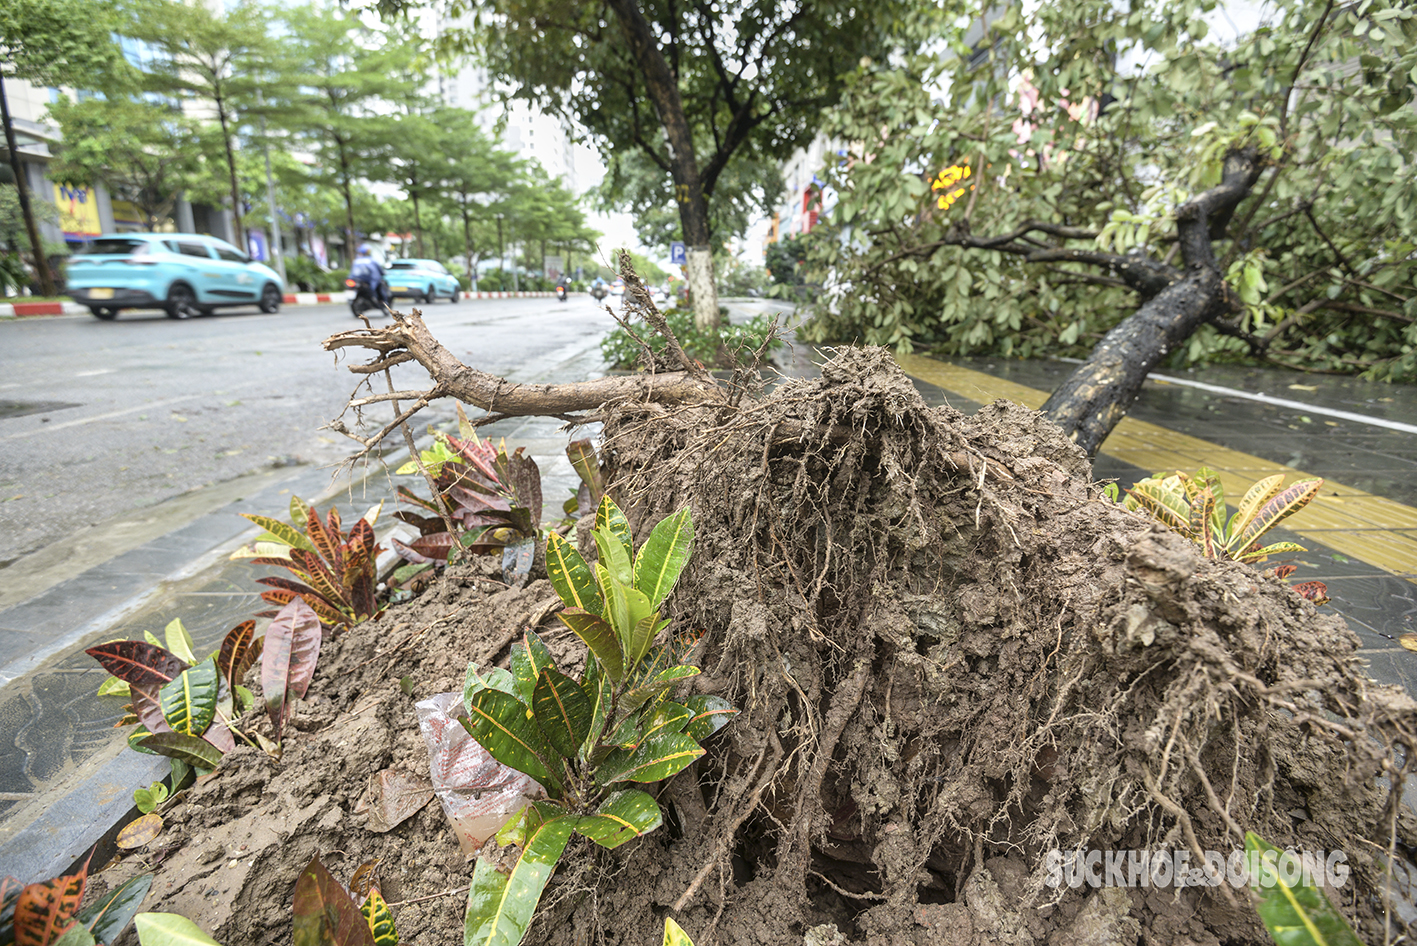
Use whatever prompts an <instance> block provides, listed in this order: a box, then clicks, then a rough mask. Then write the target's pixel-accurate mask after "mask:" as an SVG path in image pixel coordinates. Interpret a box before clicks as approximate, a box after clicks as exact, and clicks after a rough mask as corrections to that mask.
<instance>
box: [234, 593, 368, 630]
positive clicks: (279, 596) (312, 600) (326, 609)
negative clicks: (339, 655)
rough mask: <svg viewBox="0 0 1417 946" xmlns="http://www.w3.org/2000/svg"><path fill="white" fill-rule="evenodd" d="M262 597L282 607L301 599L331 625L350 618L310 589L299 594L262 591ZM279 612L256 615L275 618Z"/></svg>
mask: <svg viewBox="0 0 1417 946" xmlns="http://www.w3.org/2000/svg"><path fill="white" fill-rule="evenodd" d="M261 597H262V598H264V599H265V600H267V601H269V602H270V603H271V604H275V605H279V606H281V607H285V606H286V605H288V604H290V602H292V601H294V600H296V599H297V598H298V599H301V600H303V601H304V602H305V603H306V604H308V605H309V606H310V607H311V608H313V609H314V610H315V614H316V615H317V616H318V617H319V618H320V621H321V622H322V623H323V624H325V625H327V626H329V627H336V626H338V625H340V624H344V623H347V621H348V619H347V618H346V617H345V616H344V614H343V613H341V612H340V611H337V610H335V608H334V607H333V606H332V605H331V604H330V603H329V602H328V601H326V600H325V599H324V598H321V597H320V596H319V595H317V594H315V592H313V591H309V592H307V593H305V594H297V593H295V592H290V591H263V592H261ZM279 613H280V612H279V611H261V612H259V613H258V614H257V615H256V617H258V618H273V617H275V616H276V615H277V614H279Z"/></svg>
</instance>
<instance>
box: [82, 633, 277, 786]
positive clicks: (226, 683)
mask: <svg viewBox="0 0 1417 946" xmlns="http://www.w3.org/2000/svg"><path fill="white" fill-rule="evenodd" d="M255 626H256V625H255V622H254V621H244V622H242V623H241V624H238V625H237V626H236V627H234V628H232V629H231V630H230V631H228V632H227V634H226V637H225V638H224V639H223V640H222V644H221V647H220V648H219V649H218V650H217V652H216V653H213V654H210V655H209V656H207V658H206V659H204V660H201V661H198V660H197V659H196V658H195V657H194V655H193V654H192V638H191V637H190V636H189V635H188V634H187V631H186V629H185V628H184V627H183V626H182V622H181V621H177V620H175V621H173V622H172V623H170V624H169V625H168V626H167V645H168V646H167V647H163V646H162V645H161V644H159V643H158V640H157V638H156V637H154V636H153V635H152V634H151V633H147V632H144V633H145V636H146V637H147V640H146V641H130V640H121V641H110V642H108V643H106V644H100V645H98V646H97V647H90V648H89V649H88V650H87V651H85V653H87V654H88V655H89V656H91V657H93V658H94V659H96V660H97V661H98V662H99V663H100V664H102V665H103V668H104V669H105V670H107V671H108V672H109V673H111V674H113V679H110V680H108V681H105V683H104V685H103V686H101V687H100V688H99V695H100V696H102V695H109V694H112V695H117V694H123V693H126V694H127V695H128V696H129V697H130V698H131V700H132V703H131V704H130V706H129V707H128V709H130V711H131V712H130V714H129V715H128V716H125V717H124V718H123V720H122V721H121V723H120V724H121V725H131V724H134V723H137V724H138V726H137V727H136V731H135V732H134V733H133V734H132V735H131V736H130V737H129V739H128V744H129V745H130V746H132V747H133V748H135V749H137V750H139V751H140V752H150V753H156V754H158V755H165V756H168V757H169V758H170V759H171V760H172V790H173V791H176V790H177V789H179V788H181V786H182V782H183V780H184V779H185V778H186V777H187V774H188V768H187V767H188V766H194V767H196V768H198V769H201V770H204V771H206V770H210V769H213V768H215V767H216V766H217V764H218V763H220V761H221V758H222V755H223V754H224V753H226V752H229V751H230V750H231V749H233V748H234V747H235V740H234V739H233V737H232V733H233V732H234V731H235V730H233V729H232V728H231V717H232V716H234V715H235V714H236V708H237V706H238V703H237V702H236V701H237V699H238V698H239V695H240V694H241V693H242V692H243V691H244V690H245V688H244V687H242V686H241V685H240V683H241V680H242V678H243V677H244V676H245V673H246V671H247V670H248V669H249V668H250V667H251V664H252V663H253V662H254V661H255V659H256V657H257V656H258V655H259V654H260V653H261V641H259V640H255V639H254V632H255ZM159 787H160V786H159V785H154V786H153V787H152V788H150V789H138V790H137V793H135V795H134V800H135V801H136V802H137V803H138V806H139V808H142V807H143V804H144V800H145V798H151V800H152V804H153V806H156V805H158V804H161V803H162V801H163V798H165V797H166V796H165V794H163V795H162V797H159V794H160V793H159V792H158V788H159ZM164 791H165V790H164ZM138 793H147V795H145V796H143V797H140V795H139V794H138ZM144 810H145V811H146V810H151V809H144Z"/></svg>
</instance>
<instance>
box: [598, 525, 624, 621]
mask: <svg viewBox="0 0 1417 946" xmlns="http://www.w3.org/2000/svg"><path fill="white" fill-rule="evenodd" d="M591 535H592V536H593V537H594V538H595V545H596V548H597V549H599V551H600V560H599V561H598V562H596V563H595V570H596V574H597V575H599V573H600V572H601V571H602V570H603V571H606V572H608V573H609V574H610V575H612V576H614V578H615V580H616V581H617V582H619V583H620V584H622V585H630V584H632V582H633V579H634V569H633V568H632V567H631V565H630V556H629V553H627V552H626V551H625V547H624V545H623V544H622V543H621V542H620V540H619V539H618V538H617V537H616V536H615V535H613V534H612V533H610V532H608V531H606V530H605V529H596V530H595V531H594V532H592V533H591ZM600 592H601V594H602V595H605V594H606V592H605V583H604V582H603V581H602V582H600ZM606 600H607V603H608V601H609V597H608V595H607V597H606Z"/></svg>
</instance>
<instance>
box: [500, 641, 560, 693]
mask: <svg viewBox="0 0 1417 946" xmlns="http://www.w3.org/2000/svg"><path fill="white" fill-rule="evenodd" d="M511 664H512V679H513V680H514V681H515V682H516V694H517V697H518V699H520V700H521V701H522V702H523V703H525V704H526V705H527V706H530V705H531V700H532V695H533V694H534V693H535V692H536V681H537V678H539V677H540V676H541V671H542V670H544V669H546V668H547V667H552V668H554V667H555V666H556V662H555V661H554V660H553V659H552V658H551V651H549V650H547V649H546V645H545V644H543V643H542V642H541V638H539V637H537V636H536V632H535V631H532V630H527V631H526V633H525V634H524V636H523V638H522V641H521V642H520V643H516V644H513V645H512V659H511Z"/></svg>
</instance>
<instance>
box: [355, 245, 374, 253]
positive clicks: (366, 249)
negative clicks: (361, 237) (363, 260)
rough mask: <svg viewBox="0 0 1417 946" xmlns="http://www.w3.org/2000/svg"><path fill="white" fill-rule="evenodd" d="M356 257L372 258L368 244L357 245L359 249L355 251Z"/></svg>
mask: <svg viewBox="0 0 1417 946" xmlns="http://www.w3.org/2000/svg"><path fill="white" fill-rule="evenodd" d="M355 255H356V256H373V255H374V251H373V250H371V249H370V248H369V244H368V243H361V244H359V249H358V250H356V251H355Z"/></svg>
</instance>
